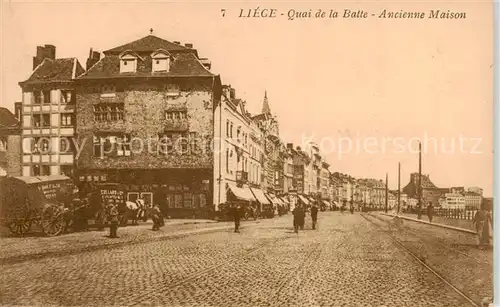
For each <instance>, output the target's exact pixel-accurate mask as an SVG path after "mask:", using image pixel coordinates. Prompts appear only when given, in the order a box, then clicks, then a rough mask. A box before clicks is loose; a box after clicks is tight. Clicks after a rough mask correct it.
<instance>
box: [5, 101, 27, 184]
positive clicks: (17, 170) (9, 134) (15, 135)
mask: <svg viewBox="0 0 500 307" xmlns="http://www.w3.org/2000/svg"><path fill="white" fill-rule="evenodd" d="M21 156H22V155H21V127H20V123H19V121H18V120H17V119H16V117H15V116H14V114H12V113H11V112H10V111H9V110H8V109H6V108H0V176H21V175H22V172H21Z"/></svg>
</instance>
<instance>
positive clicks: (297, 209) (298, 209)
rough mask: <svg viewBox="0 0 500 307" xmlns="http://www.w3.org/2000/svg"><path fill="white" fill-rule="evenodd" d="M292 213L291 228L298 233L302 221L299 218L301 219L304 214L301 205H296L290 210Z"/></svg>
mask: <svg viewBox="0 0 500 307" xmlns="http://www.w3.org/2000/svg"><path fill="white" fill-rule="evenodd" d="M292 214H293V229H294V231H295V233H298V232H299V228H300V227H301V225H303V222H301V220H302V219H303V216H304V209H303V207H302V205H300V204H299V205H297V206H296V207H295V208H294V209H293V211H292Z"/></svg>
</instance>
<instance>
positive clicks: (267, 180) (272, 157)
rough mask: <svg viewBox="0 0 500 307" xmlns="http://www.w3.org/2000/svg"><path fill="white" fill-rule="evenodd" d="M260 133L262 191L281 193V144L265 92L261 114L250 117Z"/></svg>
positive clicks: (274, 117)
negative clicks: (262, 152) (262, 151)
mask: <svg viewBox="0 0 500 307" xmlns="http://www.w3.org/2000/svg"><path fill="white" fill-rule="evenodd" d="M252 119H253V120H255V121H256V123H257V125H258V127H259V129H260V130H261V131H262V139H263V141H262V143H263V150H264V154H263V157H264V159H263V177H264V178H263V179H262V182H263V190H265V191H267V192H269V193H272V194H280V193H282V192H283V191H282V182H283V160H282V153H281V151H282V150H283V144H282V142H281V140H280V137H279V124H278V120H277V118H276V116H274V115H272V114H271V109H270V107H269V101H268V98H267V92H266V93H265V94H264V101H263V105H262V113H261V114H258V115H255V116H253V117H252Z"/></svg>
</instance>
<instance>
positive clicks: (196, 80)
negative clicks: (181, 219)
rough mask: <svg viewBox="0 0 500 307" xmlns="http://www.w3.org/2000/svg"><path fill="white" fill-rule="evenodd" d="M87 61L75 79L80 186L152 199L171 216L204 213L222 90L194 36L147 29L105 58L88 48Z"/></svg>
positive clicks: (209, 200) (117, 195)
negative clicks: (180, 37)
mask: <svg viewBox="0 0 500 307" xmlns="http://www.w3.org/2000/svg"><path fill="white" fill-rule="evenodd" d="M94 62H95V63H94ZM88 63H89V64H90V65H91V66H90V67H88V69H87V70H86V71H85V73H83V74H82V75H80V76H79V77H78V79H77V82H76V86H77V110H78V113H77V114H78V116H77V133H78V141H79V143H80V144H82V145H81V152H80V154H79V157H78V179H79V181H80V183H81V186H82V187H83V188H84V189H85V190H92V191H99V192H100V193H101V197H102V200H103V201H109V202H111V201H123V200H130V201H134V200H135V199H137V198H141V199H144V200H145V202H146V203H147V204H148V205H151V204H153V203H157V204H159V205H160V206H161V207H162V210H164V211H166V212H167V214H168V215H170V216H206V215H207V214H209V213H210V211H211V210H212V209H213V208H212V204H213V203H212V200H213V195H212V187H213V162H214V161H213V160H214V159H213V157H214V153H213V148H212V144H213V136H214V106H216V105H217V104H218V103H219V101H220V96H221V83H220V77H219V76H218V75H214V74H213V73H211V72H210V69H211V64H210V61H208V60H207V59H202V58H200V57H199V56H198V52H197V50H196V49H194V48H193V45H192V44H184V45H181V44H180V43H179V42H176V41H174V42H170V41H167V40H164V39H162V38H159V37H156V36H154V35H152V34H150V35H148V36H146V37H143V38H141V39H138V40H136V41H133V42H130V43H127V44H124V45H121V46H118V47H115V48H112V49H109V50H106V51H104V57H103V58H98V57H97V58H96V52H93V51H92V52H91V55H90V57H89V61H88ZM109 195H113V196H109Z"/></svg>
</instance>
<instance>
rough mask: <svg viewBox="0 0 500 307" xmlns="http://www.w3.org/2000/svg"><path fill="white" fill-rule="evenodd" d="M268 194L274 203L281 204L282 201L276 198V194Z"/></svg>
mask: <svg viewBox="0 0 500 307" xmlns="http://www.w3.org/2000/svg"><path fill="white" fill-rule="evenodd" d="M266 195H267V197H268V198H269V199H270V200H271V202H272V203H273V205H281V204H280V202H279V201H278V200H277V199H276V196H274V194H271V193H268V194H266Z"/></svg>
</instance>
